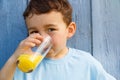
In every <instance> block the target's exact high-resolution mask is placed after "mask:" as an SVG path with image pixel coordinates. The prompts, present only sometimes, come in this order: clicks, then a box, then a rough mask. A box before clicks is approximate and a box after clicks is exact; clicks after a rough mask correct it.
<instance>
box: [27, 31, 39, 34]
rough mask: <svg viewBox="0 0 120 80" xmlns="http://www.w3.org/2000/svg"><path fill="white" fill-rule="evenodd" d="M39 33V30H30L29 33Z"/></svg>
mask: <svg viewBox="0 0 120 80" xmlns="http://www.w3.org/2000/svg"><path fill="white" fill-rule="evenodd" d="M33 33H39V32H38V31H30V32H29V34H33Z"/></svg>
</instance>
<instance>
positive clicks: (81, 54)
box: [69, 48, 102, 68]
mask: <svg viewBox="0 0 120 80" xmlns="http://www.w3.org/2000/svg"><path fill="white" fill-rule="evenodd" d="M69 51H70V53H71V54H72V56H74V57H76V58H78V59H80V60H82V61H83V62H85V63H87V64H88V65H89V66H92V67H98V68H100V67H101V68H102V65H101V63H100V62H99V61H98V60H97V59H96V58H95V57H93V56H92V55H91V53H89V52H86V51H83V50H79V49H75V48H69Z"/></svg>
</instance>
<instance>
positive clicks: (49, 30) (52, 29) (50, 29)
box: [48, 28, 56, 32]
mask: <svg viewBox="0 0 120 80" xmlns="http://www.w3.org/2000/svg"><path fill="white" fill-rule="evenodd" d="M55 30H56V29H55V28H49V29H48V32H52V31H55Z"/></svg>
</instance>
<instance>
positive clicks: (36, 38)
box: [13, 33, 43, 59]
mask: <svg viewBox="0 0 120 80" xmlns="http://www.w3.org/2000/svg"><path fill="white" fill-rule="evenodd" d="M42 41H43V37H42V36H41V35H40V34H38V33H34V34H31V35H30V36H28V37H27V38H26V39H24V40H23V41H21V42H20V44H19V46H18V48H17V49H16V51H15V53H14V54H13V55H14V56H15V58H16V59H17V58H18V57H19V56H20V55H21V54H23V53H24V52H25V51H31V48H32V47H35V46H38V45H40V44H41V42H42Z"/></svg>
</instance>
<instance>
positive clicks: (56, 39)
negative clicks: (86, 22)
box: [0, 11, 76, 80]
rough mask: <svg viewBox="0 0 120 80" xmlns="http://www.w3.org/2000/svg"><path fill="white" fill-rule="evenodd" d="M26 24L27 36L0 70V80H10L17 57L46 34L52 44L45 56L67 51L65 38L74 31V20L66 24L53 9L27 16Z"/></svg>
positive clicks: (49, 56) (56, 56) (55, 57)
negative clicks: (48, 11)
mask: <svg viewBox="0 0 120 80" xmlns="http://www.w3.org/2000/svg"><path fill="white" fill-rule="evenodd" d="M26 24H27V26H28V31H29V36H28V37H27V38H26V39H24V40H22V41H21V42H20V44H19V46H18V48H17V49H16V51H15V52H14V53H13V55H12V56H11V57H10V58H9V59H8V61H7V62H6V64H5V65H4V67H3V68H2V69H1V70H0V80H12V79H13V76H14V72H15V69H16V67H17V65H16V61H17V58H18V57H19V56H20V55H21V54H22V53H24V52H25V51H26V50H28V51H29V50H31V48H32V47H34V46H38V45H40V44H41V42H42V41H43V40H44V37H45V36H47V35H49V36H50V37H51V38H52V44H53V46H52V49H51V50H50V51H49V52H48V55H47V56H46V57H47V58H52V59H59V58H62V57H64V56H65V55H66V54H67V52H68V48H67V47H66V42H67V39H69V38H71V37H72V36H73V35H74V33H75V31H76V24H75V23H74V22H71V23H70V24H69V25H68V26H67V25H66V23H65V22H64V21H63V16H62V14H61V13H59V12H55V11H52V12H50V13H46V14H40V15H36V14H34V15H33V16H29V17H27V19H26ZM6 75H7V77H6Z"/></svg>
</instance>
